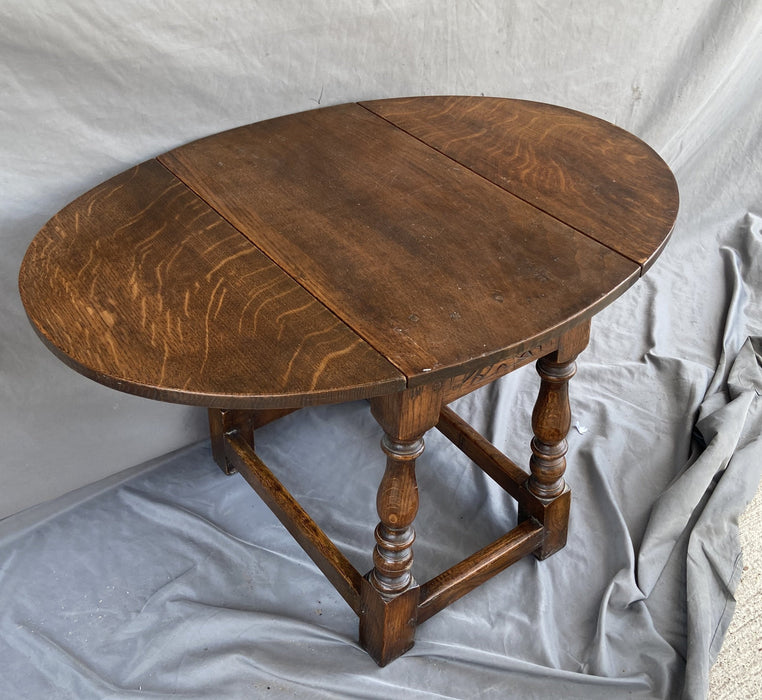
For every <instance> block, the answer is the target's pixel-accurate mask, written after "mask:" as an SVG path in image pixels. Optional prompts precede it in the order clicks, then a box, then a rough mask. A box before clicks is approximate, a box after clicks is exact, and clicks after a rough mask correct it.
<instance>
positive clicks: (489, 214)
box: [20, 97, 677, 665]
mask: <svg viewBox="0 0 762 700" xmlns="http://www.w3.org/2000/svg"><path fill="white" fill-rule="evenodd" d="M676 213H677V189H676V186H675V182H674V178H673V177H672V175H671V173H670V172H669V169H668V168H667V166H666V165H665V164H664V163H663V162H662V161H661V159H660V158H659V157H658V156H657V155H656V154H655V153H654V152H653V151H652V150H651V149H650V148H649V147H648V146H646V145H645V144H643V143H642V142H641V141H639V140H638V139H636V138H635V137H634V136H631V135H630V134H627V133H626V132H624V131H622V130H621V129H618V128H616V127H614V126H612V125H610V124H606V123H605V122H601V121H600V120H597V119H594V118H593V117H589V116H586V115H582V114H580V113H578V112H573V111H570V110H565V109H561V108H559V107H552V106H549V105H539V104H537V103H531V102H524V101H520V100H505V99H491V98H467V97H432V98H428V97H427V98H409V99H397V100H383V101H374V102H367V103H362V104H348V105H339V106H336V107H329V108H324V109H320V110H313V111H309V112H304V113H301V114H295V115H290V116H286V117H280V118H277V119H272V120H269V121H266V122H261V123H259V124H253V125H249V126H245V127H240V128H238V129H233V130H231V131H228V132H224V133H221V134H216V135H214V136H210V137H208V138H205V139H201V140H199V141H196V142H194V143H191V144H187V145H185V146H181V147H179V148H177V149H174V150H173V151H171V152H169V153H166V154H164V155H162V156H159V158H158V159H155V160H152V161H149V162H147V163H144V164H142V165H139V166H137V167H135V168H132V169H131V170H129V171H127V172H125V173H123V174H121V175H118V176H116V177H115V178H113V179H111V180H109V181H108V182H106V183H104V184H103V185H100V186H99V187H96V188H95V189H93V190H92V191H90V192H88V193H87V194H85V195H83V196H82V197H80V198H79V199H78V200H76V201H75V202H73V203H72V204H70V205H69V206H68V207H66V208H65V209H63V210H62V211H61V212H60V213H59V214H57V215H56V216H55V217H54V218H53V219H51V221H50V222H49V223H48V224H47V225H46V226H45V227H44V228H43V229H42V231H41V232H40V233H39V234H38V235H37V237H36V238H35V239H34V241H33V242H32V244H31V246H30V248H29V251H28V252H27V255H26V257H25V259H24V263H23V266H22V269H21V273H20V289H21V296H22V300H23V302H24V305H25V307H26V310H27V313H28V314H29V317H30V320H31V321H32V323H33V325H34V326H35V328H36V330H37V332H38V333H39V335H40V336H41V338H42V339H43V340H44V341H45V343H46V344H47V345H48V346H49V347H50V348H51V349H52V350H53V351H54V352H55V353H56V354H57V355H58V356H59V357H60V358H61V359H63V360H64V361H65V362H67V363H68V364H69V365H71V366H72V367H74V368H75V369H77V370H78V371H80V372H82V373H83V374H85V375H87V376H89V377H91V378H93V379H95V380H97V381H99V382H102V383H104V384H107V385H109V386H112V387H114V388H116V389H121V390H123V391H129V392H132V393H136V394H139V395H142V396H146V397H150V398H154V399H163V400H166V401H175V402H180V403H195V404H200V405H204V406H207V407H209V424H210V434H211V446H212V455H213V457H214V460H215V461H216V463H217V464H218V465H219V466H220V468H221V469H222V470H223V471H224V472H225V473H226V474H233V473H235V472H240V474H241V475H242V476H243V477H244V478H245V479H246V480H247V481H248V482H249V483H250V484H251V486H252V488H254V490H255V491H256V492H257V493H258V494H259V495H260V496H261V498H262V499H263V500H264V502H265V503H266V504H267V505H268V506H269V507H270V508H271V510H273V512H274V513H275V514H276V515H277V517H278V518H279V519H280V520H281V521H282V522H283V524H284V525H285V526H286V527H287V528H288V530H289V532H291V534H292V535H293V536H294V538H295V539H296V541H297V542H298V543H299V544H300V545H301V546H302V547H303V549H304V550H305V552H306V553H307V554H308V555H309V556H310V557H311V558H312V559H313V561H314V562H315V563H316V564H317V566H318V567H319V568H320V570H321V571H322V572H323V573H324V574H325V575H326V577H327V578H328V579H329V581H330V582H331V583H332V584H333V585H334V586H335V588H336V589H337V590H338V592H339V593H340V594H341V595H342V597H343V598H344V599H345V600H346V601H347V603H348V604H349V606H350V607H351V608H352V610H353V611H354V612H355V613H356V614H357V615H358V617H359V620H360V642H361V644H362V646H363V648H365V649H366V650H367V651H368V653H369V654H370V655H371V657H372V658H373V659H375V661H376V662H377V663H379V664H380V665H384V664H387V663H389V662H390V661H392V660H393V659H395V658H397V657H398V656H399V655H400V654H402V653H404V652H405V651H406V650H408V649H409V648H410V647H411V646H412V645H413V643H414V639H415V628H416V626H417V625H418V624H419V623H421V622H423V621H425V620H426V619H428V618H429V617H431V616H432V615H434V614H436V613H437V612H439V611H440V610H442V609H443V608H444V607H446V606H447V605H449V604H451V603H452V602H454V601H456V600H457V599H459V598H460V597H461V596H463V595H465V594H466V593H468V592H470V591H472V590H473V589H474V588H476V587H478V586H479V585H480V584H481V583H483V582H484V581H486V580H487V579H489V578H491V577H492V576H494V575H496V574H497V573H499V572H500V571H502V570H503V569H505V568H506V567H508V566H510V565H511V564H513V563H514V562H516V561H517V560H518V559H520V558H521V557H523V556H525V555H527V554H534V555H535V556H536V557H537V558H538V559H544V558H546V557H548V556H550V555H552V554H553V553H555V552H556V551H558V550H559V549H560V548H562V547H563V546H564V545H565V543H566V536H567V529H568V523H569V507H570V499H571V491H570V488H569V486H568V484H567V483H566V480H565V477H564V475H565V470H566V451H567V444H566V435H567V432H568V430H569V426H570V422H571V408H570V403H569V381H570V379H571V378H572V376H573V375H574V372H575V367H576V365H575V360H576V357H577V355H578V354H579V353H580V352H581V351H582V350H583V349H584V348H585V346H586V345H587V342H588V339H589V335H590V319H591V317H592V316H593V315H594V314H595V313H596V312H598V311H599V310H600V309H602V308H603V307H605V306H606V305H607V304H609V303H611V302H612V301H613V300H614V299H616V298H617V297H618V296H619V295H620V294H622V293H623V292H624V291H625V290H626V289H627V288H628V287H629V286H630V285H632V284H633V283H634V282H635V281H636V280H637V278H638V277H639V276H640V275H641V274H643V272H644V271H645V270H646V269H647V268H648V266H649V265H651V264H652V263H653V261H654V259H655V258H656V257H657V256H658V254H659V252H660V251H661V250H662V248H663V246H664V244H665V242H666V240H667V238H668V237H669V235H670V232H671V229H672V225H673V223H674V220H675V216H676ZM534 361H536V367H537V371H538V373H539V375H540V389H539V393H538V397H537V402H536V404H535V408H534V412H533V415H532V429H533V433H534V438H533V440H532V443H531V456H530V458H529V469H528V470H524V469H522V468H521V467H520V466H518V464H517V463H516V462H514V461H512V460H511V459H509V458H508V457H507V456H505V455H504V454H502V452H500V450H498V449H497V448H496V447H495V446H493V445H491V444H490V443H489V442H488V441H487V440H486V439H485V438H484V437H482V436H481V435H479V433H477V432H476V431H475V430H474V429H473V428H472V427H471V426H469V425H468V424H467V423H466V422H465V421H463V419H461V418H460V417H459V416H457V415H456V414H455V413H454V412H453V411H452V410H451V409H450V408H448V406H447V404H449V403H450V402H451V401H454V400H455V399H456V398H458V397H460V396H463V395H465V394H468V393H469V392H471V391H474V390H475V389H477V388H478V387H481V386H484V385H485V384H488V383H489V382H492V381H495V380H496V379H497V378H498V377H501V376H503V375H505V374H507V373H508V372H510V371H513V370H514V369H516V368H517V367H521V366H522V365H525V364H527V363H529V362H534ZM357 398H368V399H369V400H370V407H371V411H372V414H373V416H374V417H375V419H376V420H377V422H378V424H379V426H380V427H381V429H382V431H383V437H382V440H381V448H382V450H383V453H384V454H385V455H386V465H385V468H384V469H383V471H382V472H381V474H382V475H381V474H380V484H379V487H378V492H377V501H376V505H377V511H378V522H377V524H376V529H375V540H376V544H375V547H374V549H373V552H372V553H369V559H370V564H371V568H370V570H369V571H368V572H367V573H366V574H365V575H364V576H363V575H361V574H360V572H359V571H358V570H357V569H355V567H354V566H353V565H352V564H351V563H350V562H349V560H348V559H347V558H346V557H345V556H344V555H343V554H342V552H341V551H340V550H339V548H338V547H337V546H336V545H335V544H334V543H333V542H332V541H331V540H330V539H329V537H328V536H327V535H326V534H325V532H323V530H322V529H321V528H320V527H319V526H318V525H317V523H316V522H315V521H313V520H312V518H311V517H310V516H309V515H308V514H307V513H306V512H305V510H304V509H303V508H302V506H301V505H300V504H299V503H298V502H297V501H296V499H295V498H294V497H293V496H292V495H291V494H290V493H289V492H288V491H287V490H286V488H285V487H284V486H283V484H282V483H281V482H280V481H279V480H278V478H277V477H276V476H275V474H273V472H272V471H271V470H270V469H269V467H267V465H265V464H264V462H263V461H262V460H261V458H260V457H259V456H258V455H257V454H256V451H255V449H254V434H255V432H256V430H257V429H258V428H259V427H261V426H263V425H265V424H267V423H268V422H270V421H272V420H276V419H278V418H280V417H282V416H285V415H287V414H288V413H290V412H291V411H293V410H296V409H297V408H300V407H302V406H307V405H311V404H319V403H327V402H338V401H348V400H352V399H357ZM434 427H437V428H438V429H439V430H440V431H441V432H442V433H443V434H444V435H445V436H446V437H447V438H448V439H449V440H451V441H452V442H453V444H454V445H455V446H456V447H458V448H459V449H460V450H462V451H463V452H464V453H465V454H466V455H467V456H468V457H469V458H470V459H471V460H472V461H473V463H474V464H475V466H476V467H477V468H480V469H482V470H483V471H484V472H485V473H486V474H487V475H488V476H490V477H491V478H492V479H493V480H494V481H495V482H496V483H497V484H499V485H500V486H501V487H502V488H503V489H504V490H505V492H506V494H507V495H508V496H510V497H512V498H514V499H515V500H516V501H517V503H518V519H517V522H516V525H515V527H514V528H513V529H512V530H510V531H509V532H508V533H506V534H505V535H503V536H502V537H499V538H498V539H497V540H495V541H494V542H493V543H492V544H490V545H487V546H486V547H484V548H482V549H481V550H480V551H479V552H476V553H475V554H473V555H471V556H469V557H467V558H465V559H464V560H463V561H461V562H459V563H457V564H455V565H454V566H451V567H450V568H449V569H447V570H446V571H444V572H442V573H441V574H439V575H437V576H435V577H434V578H432V579H431V580H429V581H425V582H420V583H419V582H418V581H416V579H415V575H414V566H413V564H414V553H413V550H414V541H415V527H414V520H415V517H416V514H417V511H418V485H417V481H416V475H415V466H416V460H417V459H418V458H419V457H420V456H421V455H422V453H423V450H424V446H425V443H424V440H425V435H426V433H427V431H429V430H430V429H432V428H434ZM326 496H327V497H330V494H326ZM274 585H277V582H276V583H275V584H274Z"/></svg>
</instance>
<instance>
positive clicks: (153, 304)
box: [20, 161, 405, 408]
mask: <svg viewBox="0 0 762 700" xmlns="http://www.w3.org/2000/svg"><path fill="white" fill-rule="evenodd" d="M20 289H21V297H22V300H23V302H24V305H25V307H26V310H27V313H28V314H29V316H30V318H31V319H32V321H33V324H34V326H35V328H36V329H37V331H38V333H39V335H40V336H41V337H42V339H43V340H44V341H45V342H46V344H47V345H48V346H49V347H50V348H51V349H52V350H53V351H54V352H55V353H56V354H57V355H58V356H59V357H60V358H61V359H63V360H64V361H65V362H67V363H69V364H70V365H72V366H73V367H74V368H75V369H77V370H78V371H80V372H82V373H83V374H86V375H87V376H89V377H91V378H92V379H95V380H96V381H99V382H102V383H104V384H107V385H108V386H111V387H113V388H115V389H121V390H124V391H130V392H132V393H136V394H139V395H141V396H147V397H149V398H154V399H163V400H166V401H174V402H179V403H190V404H200V405H206V406H217V407H221V408H235V407H238V406H241V407H249V406H255V407H257V406H263V407H264V406H268V407H269V406H278V405H289V404H290V403H294V402H296V405H304V404H306V403H321V402H325V401H332V400H334V401H335V400H339V401H341V400H350V399H353V398H363V397H365V396H368V395H372V394H374V393H378V392H379V390H381V391H393V390H394V389H399V388H402V387H403V386H404V385H405V380H404V377H403V376H402V375H401V374H400V372H399V371H398V370H396V369H395V368H394V367H393V366H392V365H391V364H390V363H389V362H388V361H386V360H385V359H384V358H383V357H381V356H380V355H379V354H378V353H377V352H376V351H375V350H374V349H373V348H372V347H370V345H368V343H367V342H365V341H364V340H363V339H362V338H359V337H358V336H357V334H356V333H354V332H353V331H352V330H350V329H349V328H347V327H346V326H345V325H344V324H343V323H342V322H341V321H340V320H339V319H338V318H337V317H336V316H335V315H334V314H333V313H331V312H330V311H329V310H328V309H326V308H325V307H324V306H323V305H322V304H321V303H320V302H319V301H317V300H316V299H315V298H314V297H313V296H312V295H310V294H309V293H308V292H306V291H305V290H304V289H303V288H302V287H301V286H300V285H298V284H297V283H296V282H295V281H294V280H293V279H291V278H290V277H289V276H288V275H286V274H285V273H284V272H283V271H282V270H280V268H278V267H277V266H276V265H274V264H273V263H272V261H270V260H269V259H268V258H267V257H266V256H265V255H264V254H263V253H261V252H260V251H259V250H257V249H256V248H255V247H254V246H253V245H252V244H251V243H249V242H248V241H247V240H246V239H245V238H244V237H243V236H241V234H240V233H238V231H236V230H235V229H234V228H233V227H232V226H231V225H230V224H228V223H227V222H226V221H225V220H224V219H223V218H222V217H220V216H219V215H218V214H217V213H215V212H214V211H212V210H211V209H210V208H209V207H208V206H207V205H206V204H204V202H202V201H201V200H200V199H199V198H198V197H196V196H195V195H194V194H193V193H192V192H191V191H190V190H188V188H187V187H186V186H185V185H183V183H181V182H180V181H179V180H177V178H175V177H174V176H173V175H172V174H171V173H169V172H168V171H167V170H166V168H164V167H163V166H162V165H160V164H159V163H157V162H156V161H149V162H148V163H145V164H143V165H139V166H137V167H135V168H132V169H131V170H129V171H127V172H126V173H123V174H122V175H118V176H117V177H115V178H113V179H111V180H109V181H108V182H106V183H104V184H103V185H101V186H100V187H96V188H95V189H94V190H92V191H91V192H89V193H87V194H86V195H84V196H83V197H81V198H79V199H77V200H76V201H75V202H73V203H72V204H71V205H69V206H68V207H66V208H65V209H63V210H62V211H61V212H60V213H59V214H57V215H56V216H55V217H54V218H53V219H52V220H51V221H50V222H49V223H48V224H47V225H46V226H45V228H43V229H42V231H40V233H39V234H38V235H37V236H36V238H35V239H34V241H33V242H32V245H31V246H30V248H29V250H28V252H27V254H26V256H25V258H24V263H23V266H22V268H21V274H20Z"/></svg>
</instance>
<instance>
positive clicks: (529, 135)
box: [362, 97, 679, 269]
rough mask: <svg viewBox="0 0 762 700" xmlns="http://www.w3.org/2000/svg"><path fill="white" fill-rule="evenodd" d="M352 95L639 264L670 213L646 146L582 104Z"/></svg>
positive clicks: (655, 160) (657, 162)
mask: <svg viewBox="0 0 762 700" xmlns="http://www.w3.org/2000/svg"><path fill="white" fill-rule="evenodd" d="M362 104H363V106H365V107H367V108H368V109H369V110H371V111H373V112H374V113H375V114H378V115H379V116H382V117H384V119H387V120H389V122H390V123H392V124H394V125H395V126H397V127H399V128H401V129H404V130H405V132H407V133H409V134H411V135H412V136H415V137H416V138H419V139H421V141H423V142H424V143H426V144H427V145H429V146H431V147H433V148H436V149H437V150H438V151H440V152H441V153H444V154H446V155H447V156H449V157H450V158H452V159H453V160H455V161H456V162H458V163H461V164H462V165H464V166H465V167H467V168H469V169H471V170H473V171H474V172H477V173H479V174H480V175H483V176H484V177H486V178H487V179H488V180H490V182H493V183H495V184H496V185H498V186H499V187H501V188H503V189H504V190H506V191H507V192H511V193H513V194H515V195H516V196H518V197H521V198H522V199H523V200H525V201H527V202H529V203H530V204H532V205H533V206H535V207H537V208H539V209H541V210H542V211H544V212H547V213H548V214H550V215H551V216H553V217H556V218H558V219H559V220H560V221H564V222H565V223H567V224H569V225H570V226H572V227H573V228H575V229H576V230H578V231H581V232H582V233H584V234H586V235H588V236H590V237H592V238H594V239H595V240H597V241H599V242H600V243H602V244H604V245H605V246H607V247H609V248H611V249H612V250H616V251H618V252H619V253H621V254H622V255H625V256H627V257H628V258H629V259H630V260H632V261H634V262H636V263H638V264H639V265H641V266H642V267H643V268H644V269H645V268H647V267H648V266H649V265H650V264H651V263H652V262H653V261H654V260H655V258H656V257H657V256H658V254H659V252H661V249H662V246H663V245H664V243H665V242H666V239H667V237H666V236H665V233H666V232H668V231H669V230H670V229H671V228H672V224H673V222H674V220H675V216H676V215H677V208H678V200H679V197H678V192H677V186H676V185H675V180H674V178H673V176H672V174H671V173H670V171H669V169H667V168H665V167H664V164H663V162H662V161H661V159H660V158H659V157H658V156H657V155H656V154H655V153H654V151H653V150H652V149H651V148H650V147H649V146H648V145H646V144H645V143H643V142H642V141H641V140H640V139H638V138H636V137H635V136H633V135H632V134H629V133H628V132H626V131H624V130H622V129H619V128H617V127H616V126H614V125H613V124H609V123H608V122H605V121H602V120H600V119H595V118H594V117H591V116H590V115H588V114H582V113H580V112H575V111H573V110H569V109H565V108H562V107H556V106H554V105H548V104H542V103H539V102H529V101H526V100H503V99H497V98H483V97H420V98H410V99H405V98H401V99H396V100H377V101H373V102H363V103H362Z"/></svg>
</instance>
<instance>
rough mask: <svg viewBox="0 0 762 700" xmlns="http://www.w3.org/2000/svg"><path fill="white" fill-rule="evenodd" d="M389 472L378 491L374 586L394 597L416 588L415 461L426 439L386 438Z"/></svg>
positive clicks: (371, 578)
mask: <svg viewBox="0 0 762 700" xmlns="http://www.w3.org/2000/svg"><path fill="white" fill-rule="evenodd" d="M381 448H382V449H383V451H384V452H385V453H386V455H387V457H386V471H385V472H384V478H383V479H382V480H381V485H380V487H379V489H378V496H377V498H376V507H377V509H378V517H379V518H380V522H379V523H378V525H377V527H376V533H375V534H376V547H375V549H374V550H373V570H372V571H371V572H370V582H371V583H372V584H373V587H374V588H375V589H376V590H377V591H379V592H380V593H383V594H386V595H394V594H396V593H401V592H402V591H404V590H405V589H406V588H408V587H409V586H411V585H413V576H412V574H411V568H412V566H413V540H415V530H413V520H414V519H415V515H416V513H417V512H418V485H417V484H416V481H415V460H416V458H417V457H419V456H420V455H421V453H422V452H423V438H417V439H415V440H399V441H398V440H395V439H394V438H393V437H391V436H389V435H384V437H383V439H382V440H381Z"/></svg>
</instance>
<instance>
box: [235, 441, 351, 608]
mask: <svg viewBox="0 0 762 700" xmlns="http://www.w3.org/2000/svg"><path fill="white" fill-rule="evenodd" d="M225 452H226V456H227V459H228V461H229V462H230V464H231V465H232V466H233V467H235V468H236V469H237V470H238V471H239V472H240V473H241V475H242V476H243V478H244V479H246V481H248V482H249V484H250V485H251V487H252V488H253V489H254V491H256V492H257V494H258V495H259V497H260V498H261V499H262V500H263V501H264V502H265V503H266V504H267V506H268V507H269V508H270V510H272V512H273V513H274V514H275V515H276V516H277V518H278V520H280V521H281V522H282V523H283V525H285V527H286V529H287V530H288V531H289V532H290V533H291V535H292V536H293V537H294V539H295V540H296V541H297V542H298V543H299V545H300V546H301V547H302V549H304V551H305V552H306V553H307V554H308V555H309V556H310V558H311V559H312V561H314V562H315V564H317V566H318V568H319V569H320V570H321V571H322V572H323V574H325V576H326V577H327V578H328V580H329V581H330V582H331V583H332V584H333V586H334V587H335V588H336V590H337V591H338V592H339V594H340V595H341V596H342V597H343V598H344V600H346V601H347V603H348V604H349V607H350V608H352V610H354V611H355V613H356V614H357V615H359V614H360V588H361V585H362V576H361V575H360V573H359V572H358V571H357V569H355V567H354V566H352V564H351V563H350V562H349V560H348V559H347V558H346V557H345V556H344V555H343V554H342V553H341V551H339V549H338V548H337V547H336V545H335V544H334V543H333V542H331V540H330V539H328V536H327V535H326V534H325V533H324V532H323V531H322V530H321V529H320V527H319V526H318V525H317V524H316V523H315V521H314V520H313V519H312V518H310V516H309V515H308V514H307V512H306V511H305V510H304V509H303V508H302V507H301V505H299V503H298V502H297V501H296V499H295V498H294V497H293V496H292V495H291V494H290V493H289V492H288V490H287V489H286V488H285V487H284V486H283V484H281V483H280V481H278V479H277V478H276V477H275V475H274V474H273V473H272V472H271V471H270V469H269V468H268V467H267V465H266V464H265V463H264V462H263V461H262V460H261V459H260V458H259V457H258V456H257V454H256V453H255V452H254V450H253V448H252V447H251V445H249V444H248V443H247V442H246V440H245V439H244V438H243V437H242V436H241V435H240V433H238V431H233V432H231V433H228V434H226V435H225Z"/></svg>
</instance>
